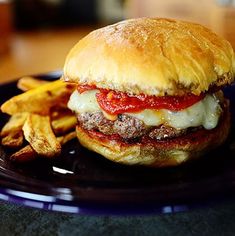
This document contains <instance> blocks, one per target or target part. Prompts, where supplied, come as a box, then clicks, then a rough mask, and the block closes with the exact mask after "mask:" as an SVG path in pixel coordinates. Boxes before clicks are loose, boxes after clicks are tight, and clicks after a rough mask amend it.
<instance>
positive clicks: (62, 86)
mask: <svg viewBox="0 0 235 236" xmlns="http://www.w3.org/2000/svg"><path fill="white" fill-rule="evenodd" d="M75 87H76V86H75V85H74V84H68V83H65V82H63V81H61V80H56V81H54V82H51V83H47V84H44V85H42V86H39V87H37V88H35V89H31V90H29V91H27V92H25V93H22V94H20V95H17V96H14V97H12V98H11V99H9V100H8V101H6V102H5V103H4V104H2V106H1V110H2V112H4V113H7V114H9V115H13V114H16V113H20V112H30V113H37V114H41V115H49V113H50V109H51V108H52V107H53V106H66V104H67V102H68V99H69V97H70V95H71V93H72V92H73V90H74V89H75Z"/></svg>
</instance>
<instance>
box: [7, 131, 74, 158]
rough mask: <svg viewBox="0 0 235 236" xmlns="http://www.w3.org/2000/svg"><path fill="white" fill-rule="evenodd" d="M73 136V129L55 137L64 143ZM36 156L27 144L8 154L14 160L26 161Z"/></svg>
mask: <svg viewBox="0 0 235 236" xmlns="http://www.w3.org/2000/svg"><path fill="white" fill-rule="evenodd" d="M75 137H76V132H75V131H73V132H70V133H68V134H65V135H64V136H60V137H57V141H58V142H60V144H61V145H64V144H66V143H67V142H69V141H70V140H72V139H74V138H75ZM37 156H38V154H37V153H36V152H35V151H34V150H33V148H32V147H31V146H30V145H27V146H25V147H23V148H21V149H20V150H19V151H17V152H15V153H14V154H12V155H11V156H10V160H11V161H15V162H27V161H33V160H35V159H36V158H37Z"/></svg>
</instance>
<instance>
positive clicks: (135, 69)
mask: <svg viewBox="0 0 235 236" xmlns="http://www.w3.org/2000/svg"><path fill="white" fill-rule="evenodd" d="M234 73H235V59H234V52H233V49H232V47H231V45H230V44H229V42H228V41H226V40H225V39H223V38H221V37H219V36H218V35H216V34H215V33H213V32H212V31H210V30H209V29H207V28H205V27H204V26H201V25H199V24H195V23H190V22H185V21H179V20H171V19H161V18H138V19H129V20H125V21H122V22H119V23H116V24H113V25H109V26H106V27H103V28H100V29H97V30H95V31H93V32H91V33H90V34H88V35H87V36H86V37H84V38H83V39H82V40H80V41H79V42H78V43H77V44H76V45H75V46H74V47H73V48H72V50H71V51H70V52H69V54H68V56H67V58H66V61H65V65H64V76H63V78H64V80H65V81H69V82H74V83H77V89H76V91H74V93H73V94H72V95H71V97H70V100H69V103H68V107H69V108H70V109H71V110H72V111H74V112H75V114H76V116H77V120H78V125H77V127H76V131H77V137H78V139H79V141H80V143H81V144H82V145H83V146H84V147H86V148H88V149H89V150H92V151H94V152H97V153H99V154H101V155H102V156H104V157H105V158H108V159H109V160H111V161H114V162H118V163H122V164H127V165H135V164H138V165H146V166H152V167H163V166H164V167H165V166H176V165H179V164H181V163H184V162H186V161H188V160H192V159H194V158H197V157H199V156H202V155H203V154H205V153H206V152H208V151H209V150H211V149H214V148H216V147H218V146H219V145H221V144H222V143H223V142H224V141H225V140H226V138H227V136H228V134H229V128H230V114H229V103H228V101H227V100H226V99H225V98H224V96H223V92H222V90H221V89H222V87H223V86H225V85H228V84H230V83H231V82H232V81H233V79H234Z"/></svg>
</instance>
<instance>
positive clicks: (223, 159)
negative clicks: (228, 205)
mask: <svg viewBox="0 0 235 236" xmlns="http://www.w3.org/2000/svg"><path fill="white" fill-rule="evenodd" d="M59 76H60V72H54V73H48V74H44V75H40V76H38V77H39V78H42V79H48V80H54V79H57V78H59ZM18 93H20V91H19V90H18V89H17V88H16V82H11V83H7V84H2V85H0V94H1V98H0V103H3V102H4V101H5V100H7V99H8V98H10V97H12V96H13V95H16V94H18ZM234 93H235V86H230V87H229V88H226V89H225V94H226V96H227V97H228V98H230V100H231V110H232V111H235V96H234V95H233V94H234ZM29 102H30V101H29ZM0 115H1V119H0V125H1V126H2V125H3V124H4V123H5V122H6V120H7V118H8V117H7V116H6V115H4V114H0ZM232 116H233V118H234V117H235V114H232ZM233 121H234V119H233ZM9 155H10V150H7V149H5V148H3V147H0V199H3V200H6V201H10V202H15V203H20V204H24V205H26V206H30V207H36V208H41V209H47V210H52V211H63V212H73V213H79V214H83V213H85V214H87V213H88V214H142V213H170V212H177V211H185V210H188V209H191V208H192V207H195V206H204V205H208V204H211V203H216V202H218V201H221V200H224V199H231V198H233V197H235V127H234V126H233V127H232V131H231V135H230V137H229V139H228V141H227V143H225V144H224V145H223V146H222V147H220V148H218V149H217V150H215V151H213V152H210V153H209V154H208V155H206V156H204V157H203V158H202V159H201V160H198V161H195V162H193V163H190V164H187V165H183V166H181V167H177V168H167V169H149V168H144V167H128V166H122V165H118V164H115V163H112V162H110V161H108V160H106V159H104V158H102V157H101V156H99V155H98V154H96V153H93V152H90V151H88V150H86V149H85V148H83V147H81V146H80V145H79V143H78V142H77V141H76V140H74V141H71V142H69V143H68V144H67V145H66V146H65V147H64V148H63V152H62V154H61V156H59V157H58V158H56V159H54V160H51V161H49V160H45V159H39V160H36V161H34V162H32V163H27V164H13V163H11V162H9V161H8V157H9Z"/></svg>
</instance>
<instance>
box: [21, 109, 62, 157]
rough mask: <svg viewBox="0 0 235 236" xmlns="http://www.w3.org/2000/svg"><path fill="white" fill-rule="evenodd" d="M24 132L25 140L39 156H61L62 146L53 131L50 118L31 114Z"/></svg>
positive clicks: (25, 124)
mask: <svg viewBox="0 0 235 236" xmlns="http://www.w3.org/2000/svg"><path fill="white" fill-rule="evenodd" d="M23 132H24V137H25V139H26V140H27V141H28V142H29V143H30V145H31V146H32V148H33V149H34V150H35V151H36V153H37V154H39V155H41V156H46V157H54V156H58V155H59V154H60V152H61V145H60V143H59V142H58V140H57V139H56V137H55V135H54V133H53V131H52V128H51V124H50V117H49V116H41V115H37V114H29V116H28V117H27V119H26V121H25V123H24V126H23Z"/></svg>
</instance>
